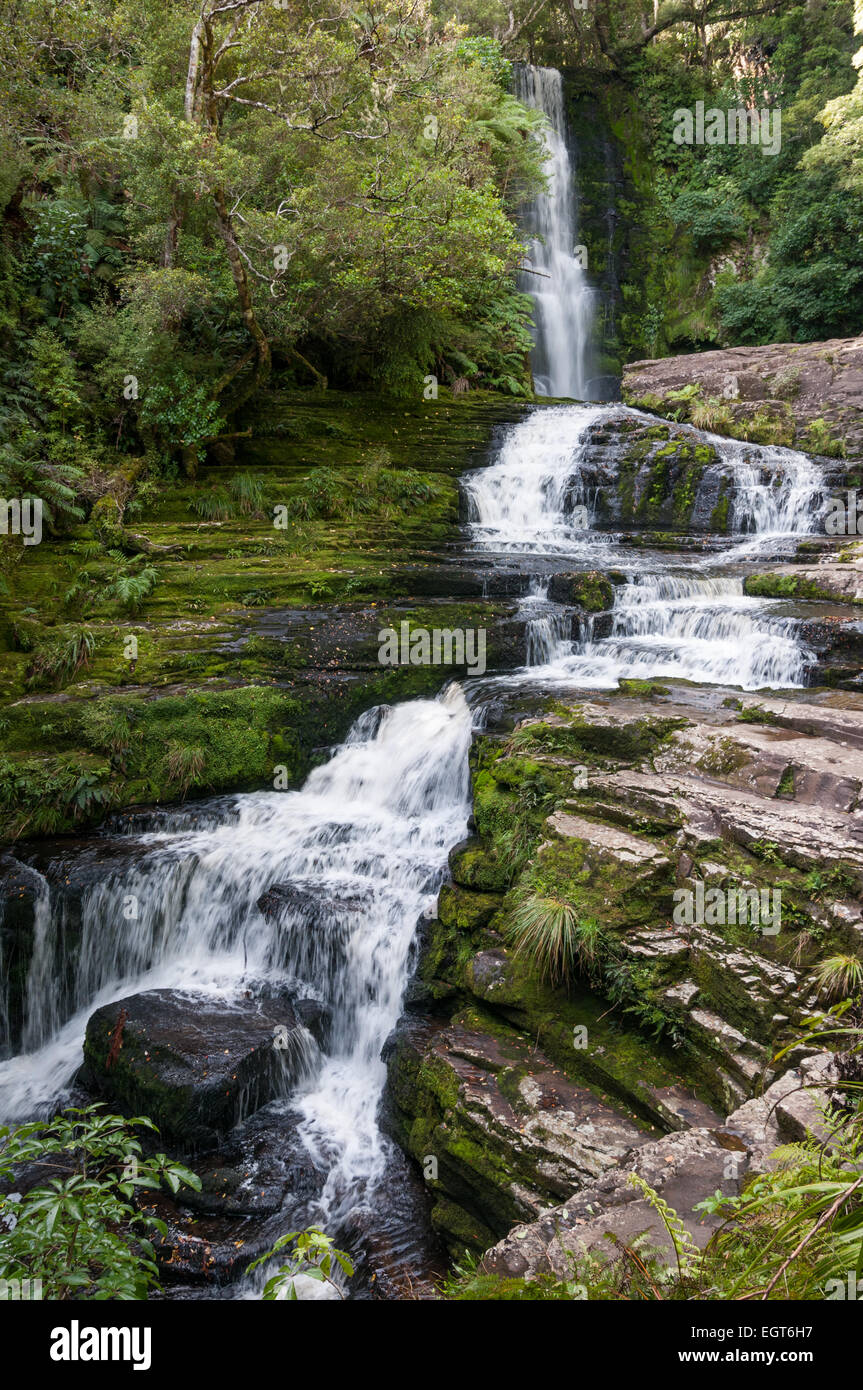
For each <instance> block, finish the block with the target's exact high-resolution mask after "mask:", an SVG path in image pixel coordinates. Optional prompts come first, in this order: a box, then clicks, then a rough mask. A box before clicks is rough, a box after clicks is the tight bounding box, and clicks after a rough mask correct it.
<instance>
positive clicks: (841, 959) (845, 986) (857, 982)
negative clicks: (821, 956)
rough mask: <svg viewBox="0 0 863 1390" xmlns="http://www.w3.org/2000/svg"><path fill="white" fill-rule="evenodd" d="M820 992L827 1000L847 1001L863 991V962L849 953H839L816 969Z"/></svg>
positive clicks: (820, 963)
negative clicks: (849, 997)
mask: <svg viewBox="0 0 863 1390" xmlns="http://www.w3.org/2000/svg"><path fill="white" fill-rule="evenodd" d="M815 978H816V980H817V982H818V992H819V994H823V995H824V996H825V998H827V999H847V998H848V996H849V995H852V994H859V993H860V990H861V989H863V961H861V960H860V959H859V957H857V956H852V955H849V954H848V953H847V952H837V954H836V955H833V956H828V957H827V958H826V959H825V960H822V961H819V962H818V965H817V966H816V967H815Z"/></svg>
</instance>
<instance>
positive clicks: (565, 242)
mask: <svg viewBox="0 0 863 1390" xmlns="http://www.w3.org/2000/svg"><path fill="white" fill-rule="evenodd" d="M515 90H516V95H517V96H518V98H519V100H521V101H523V102H524V104H525V105H526V106H530V107H532V108H533V109H534V110H538V111H542V113H543V115H544V116H545V118H546V127H545V132H544V140H545V146H546V160H545V174H546V179H547V187H546V189H545V190H544V191H543V192H542V193H540V194H539V196H538V197H537V198H536V199H535V201H534V202H533V203H532V204H531V205H530V208H529V209H528V211H527V215H526V218H525V222H526V230H527V232H528V234H529V236H530V238H531V240H530V247H529V255H528V259H527V264H528V265H529V266H530V268H531V269H530V271H528V272H527V273H526V274H525V276H524V288H525V289H526V290H528V291H529V293H530V295H531V297H532V299H533V304H534V322H535V329H536V347H535V350H534V381H535V385H536V390H537V392H538V394H539V395H541V396H572V397H575V398H576V399H578V400H583V399H584V398H585V396H586V395H587V387H588V375H589V368H588V361H589V353H590V338H591V327H592V323H593V295H592V291H591V288H590V284H589V282H588V278H587V275H586V273H585V271H584V269H583V268H582V259H581V255H580V254H579V252H578V248H577V246H576V242H577V240H578V228H577V209H576V196H575V185H574V180H573V170H572V166H571V162H570V157H569V151H568V148H567V141H566V117H565V113H564V101H563V79H562V77H561V74H560V73H559V72H558V71H557V69H556V68H537V67H528V66H517V67H516V68H515ZM531 272H532V273H531Z"/></svg>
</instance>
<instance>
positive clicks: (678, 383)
mask: <svg viewBox="0 0 863 1390" xmlns="http://www.w3.org/2000/svg"><path fill="white" fill-rule="evenodd" d="M622 393H623V398H624V400H625V401H626V402H627V403H628V404H629V405H633V406H639V407H641V408H642V409H644V410H650V411H654V412H657V413H661V414H662V415H664V416H666V417H668V416H670V417H671V418H676V419H680V420H690V421H691V422H692V423H693V424H695V425H698V426H699V427H700V428H702V429H709V430H713V431H714V432H715V433H717V434H725V435H730V436H732V437H734V438H737V439H749V440H751V441H753V442H754V443H759V444H764V443H774V444H783V445H786V446H789V447H790V446H794V447H795V448H799V449H804V450H806V451H808V452H810V453H815V454H822V455H827V456H828V457H832V458H844V459H849V460H859V459H860V458H863V337H857V338H833V339H830V340H828V341H827V342H823V343H770V344H765V345H763V346H760V347H735V348H726V349H723V350H721V351H716V352H700V353H692V354H690V355H687V356H682V357H664V358H657V359H652V360H648V361H642V362H633V363H631V364H630V365H629V366H628V367H626V368H625V371H624V377H623V384H622Z"/></svg>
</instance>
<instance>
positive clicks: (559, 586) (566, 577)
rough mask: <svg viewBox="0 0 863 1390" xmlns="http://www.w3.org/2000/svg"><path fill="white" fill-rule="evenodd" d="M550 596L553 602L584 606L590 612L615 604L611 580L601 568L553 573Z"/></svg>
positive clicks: (602, 609)
mask: <svg viewBox="0 0 863 1390" xmlns="http://www.w3.org/2000/svg"><path fill="white" fill-rule="evenodd" d="M548 596H549V598H550V599H551V601H552V603H563V604H567V605H568V606H572V607H578V608H583V609H585V611H586V612H588V613H602V612H604V611H605V610H606V609H608V608H611V607H612V606H613V604H614V589H613V587H612V584H611V580H610V579H608V578H607V577H606V575H604V574H601V573H600V572H599V570H588V571H586V572H585V573H582V574H569V573H567V574H555V575H553V576H552V578H551V579H550V580H549V585H548Z"/></svg>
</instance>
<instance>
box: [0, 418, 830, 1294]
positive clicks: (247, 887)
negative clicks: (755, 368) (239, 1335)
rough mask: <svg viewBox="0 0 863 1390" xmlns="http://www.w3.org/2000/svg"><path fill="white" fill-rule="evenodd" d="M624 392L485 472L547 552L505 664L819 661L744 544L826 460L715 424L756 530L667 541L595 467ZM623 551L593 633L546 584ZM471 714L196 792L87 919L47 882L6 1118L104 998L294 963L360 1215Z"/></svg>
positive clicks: (321, 1152)
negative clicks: (662, 543)
mask: <svg viewBox="0 0 863 1390" xmlns="http://www.w3.org/2000/svg"><path fill="white" fill-rule="evenodd" d="M620 409H621V408H620V407H617V408H615V413H618V414H619V412H620ZM611 414H612V411H611V409H610V408H608V407H583V406H564V407H549V408H544V409H539V410H536V411H534V412H533V413H531V414H530V415H529V416H528V417H527V418H526V419H524V420H523V421H522V422H521V423H519V424H518V425H515V426H513V427H511V428H510V430H509V432H508V434H507V436H506V438H505V440H504V443H503V446H502V448H501V449H500V451H499V454H498V457H497V459H496V460H495V462H494V463H493V464H491V465H490V466H489V467H487V468H485V469H482V470H479V471H477V472H476V473H473V474H471V475H470V476H469V477H468V478H467V479H466V480H465V484H464V486H465V494H466V497H467V502H468V508H469V515H470V529H471V532H472V536H473V543H474V545H475V546H477V547H478V548H479V549H481V550H482V551H484V552H485V553H486V554H487V555H492V554H501V555H504V556H506V557H507V560H508V563H512V562H515V563H517V564H518V565H519V566H520V567H521V568H522V569H525V568H526V569H528V572H530V570H531V567H532V566H533V564H534V563H535V562H536V563H537V565H538V564H539V562H540V561H543V562H544V565H545V568H544V570H543V572H542V573H535V577H534V580H533V582H532V584H531V586H530V592H529V594H528V596H527V597H526V598H525V600H524V601H523V604H524V612H525V613H526V615H527V616H528V618H529V623H528V644H527V652H526V661H527V666H526V667H525V668H524V669H523V670H522V671H521V672H518V673H515V674H514V675H513V676H512V677H507V678H503V683H509V684H510V685H512V686H514V687H516V688H517V687H519V686H520V685H522V686H523V685H524V684H525V683H531V682H532V683H534V684H540V685H541V684H543V683H551V684H555V683H557V684H560V685H562V686H563V685H565V686H567V687H569V688H570V689H574V690H577V689H579V688H592V687H613V686H615V685H616V683H617V681H618V680H619V678H620V677H621V676H624V675H626V676H644V677H647V676H676V677H678V678H688V679H691V680H695V681H709V682H717V683H727V684H731V685H736V686H741V687H743V688H745V689H755V688H757V687H759V686H762V685H767V684H769V685H771V686H773V687H775V688H781V687H783V686H793V685H797V684H801V683H802V682H803V680H804V679H805V670H806V663H807V661H808V659H809V656H810V654H809V653H807V651H806V649H805V647H804V646H802V645H801V643H800V642H799V640H798V638H797V635H796V625H795V623H794V620H793V619H792V618H789V617H786V616H782V615H781V614H780V613H778V612H777V611H776V609H777V605H776V604H772V603H770V602H768V601H765V600H759V599H754V598H748V597H746V596H745V595H744V593H743V583H742V578H741V575H740V573H739V572H736V571H735V566H737V568H738V569H739V568H740V566H739V563H738V562H739V560H740V558H741V557H747V556H749V557H751V556H752V555H757V554H760V553H762V551H763V552H764V553H766V554H769V552H770V548H771V546H772V545H775V544H777V543H778V542H779V541H781V539H782V537H788V536H790V535H795V534H803V533H805V532H808V531H810V530H812V529H814V526H815V522H816V517H817V514H818V509H819V499H820V483H819V475H818V471H817V469H816V468H815V466H814V465H813V464H812V463H811V462H810V461H809V460H807V459H806V458H804V456H803V455H800V454H795V453H794V452H793V451H789V450H779V449H757V448H755V447H754V446H742V445H739V444H736V443H734V442H730V441H727V440H721V439H716V438H712V437H708V436H704V435H701V436H699V438H701V439H705V438H710V442H711V443H712V444H713V445H714V446H715V447H716V449H717V451H718V453H719V455H720V458H721V460H722V462H723V465H724V466H727V469H728V470H729V472H730V474H731V475H733V478H734V481H735V491H734V510H733V513H732V516H733V524H734V528H735V531H736V533H737V535H736V537H735V538H734V539H732V538H729V539H728V542H727V544H726V545H725V547H724V549H723V550H722V551H720V552H717V551H715V550H714V551H711V552H709V553H706V554H703V555H701V556H699V557H697V558H692V557H689V558H687V557H686V556H684V555H677V556H676V557H675V558H674V559H672V560H670V561H669V560H668V559H666V558H663V557H657V556H656V555H648V554H646V553H645V554H642V553H641V552H638V551H633V549H632V547H627V546H626V545H625V544H622V543H621V542H620V540H619V539H618V538H616V537H615V536H613V535H611V534H609V533H608V532H603V531H600V530H599V529H598V527H597V514H598V508H597V501H598V489H599V487H600V486H605V485H606V483H608V484H610V485H613V484H614V483H615V481H616V473H615V465H614V463H613V461H609V459H608V457H607V455H603V460H602V461H601V462H600V463H597V461H596V459H595V458H594V459H593V460H592V461H591V466H590V468H588V466H587V465H588V462H589V460H588V446H587V440H586V431H587V430H588V429H589V427H590V426H591V425H594V424H596V423H598V422H601V421H602V420H603V419H605V418H607V417H609V416H610V415H611ZM629 414H630V415H632V416H635V417H636V418H643V417H638V416H637V412H629ZM597 470H600V471H599V472H598V471H597ZM602 470H605V472H602ZM574 509H575V511H578V512H579V515H580V518H581V519H580V522H579V524H578V525H576V524H574V521H573V518H574V515H575V511H574ZM601 567H615V568H619V569H620V570H621V571H622V572H623V573H624V574H625V575H626V577H627V580H628V582H627V583H621V584H619V585H618V586H617V588H616V590H615V596H616V597H615V607H614V611H613V614H612V617H611V623H610V630H609V628H608V626H606V628H605V635H603V636H601V637H597V636H596V635H595V631H594V629H595V626H596V625H595V624H594V622H593V620H592V619H590V618H582V619H581V627H580V628H579V630H578V632H577V633H576V634H575V635H574V634H573V614H572V611H571V610H567V609H566V608H565V607H563V606H562V605H560V604H554V603H550V602H549V600H548V596H547V593H548V573H549V572H550V569H553V570H555V571H557V572H560V571H563V570H571V569H590V568H601ZM470 684H471V689H472V690H478V689H481V688H483V687H489V688H490V687H492V686H496V685H497V686H499V685H500V684H501V678H498V679H497V681H495V680H494V679H493V680H491V681H488V680H486V681H485V682H483V681H477V682H471V683H470ZM471 727H472V716H471V710H470V709H469V707H468V703H467V701H466V699H465V696H464V693H463V692H462V689H461V688H460V687H459V686H456V685H454V686H451V687H449V689H448V690H447V691H446V692H445V693H444V694H443V695H442V696H441V697H440V698H438V699H437V700H415V701H410V702H406V703H404V704H400V705H397V706H395V707H393V708H389V707H384V708H381V709H374V710H370V711H369V712H368V713H367V714H365V715H363V716H362V717H361V718H360V719H359V720H358V721H357V722H356V724H355V725H354V727H353V729H352V731H351V733H350V734H349V736H348V738H347V739H346V741H345V743H344V744H343V745H342V746H341V747H340V748H339V749H337V750H336V751H335V753H334V754H333V756H332V758H331V760H330V761H329V762H328V763H327V764H326V765H325V766H322V767H320V768H317V769H316V770H315V771H314V772H312V773H311V775H310V776H309V778H308V779H307V781H306V783H305V785H304V787H303V788H302V789H301V790H299V791H294V792H260V793H254V794H251V795H246V796H238V797H235V798H229V799H226V800H223V801H220V802H214V803H211V804H210V806H209V808H208V810H207V812H206V813H205V814H204V815H203V816H199V817H198V820H197V825H196V826H195V827H193V828H190V826H189V817H188V816H187V814H186V813H184V812H178V813H177V815H176V817H174V819H173V822H172V820H171V818H170V817H168V818H167V820H166V824H165V826H164V828H163V829H160V830H159V831H158V832H154V833H150V834H148V835H144V836H139V837H137V839H136V840H135V841H134V842H133V843H132V852H131V854H130V856H129V857H127V858H126V859H123V857H122V855H121V856H120V862H119V863H117V864H116V865H115V867H113V868H112V862H113V861H112V860H111V859H110V858H109V857H108V858H106V859H105V860H104V865H105V867H104V868H103V870H102V874H101V877H99V876H96V875H94V881H93V883H92V886H91V887H90V888H89V889H88V890H86V891H85V893H84V897H83V900H82V903H81V907H80V914H81V921H80V927H78V925H77V924H75V925H74V929H72V927H71V926H70V924H69V923H67V922H66V919H65V916H64V913H65V911H66V909H65V908H64V907H63V906H62V905H58V903H57V902H56V901H54V902H53V903H52V896H51V895H50V894H49V889H48V885H47V883H45V884H44V887H43V889H42V891H41V892H40V893H39V894H38V895H37V897H38V901H37V905H36V920H35V931H34V948H33V955H32V959H31V963H30V968H29V977H28V983H27V990H26V999H25V1014H26V1017H25V1020H24V1029H23V1046H24V1051H23V1052H22V1053H21V1055H19V1056H17V1057H13V1058H11V1059H9V1060H7V1061H5V1062H3V1063H0V1122H5V1121H8V1120H10V1119H12V1120H14V1119H23V1118H26V1117H31V1116H33V1115H34V1114H36V1113H40V1112H41V1113H45V1112H46V1111H48V1110H50V1109H51V1107H53V1106H54V1105H55V1104H56V1103H57V1102H58V1100H62V1098H63V1096H64V1094H65V1093H67V1091H68V1088H69V1086H70V1083H71V1081H72V1079H73V1076H74V1074H75V1071H76V1069H77V1068H78V1066H79V1064H80V1061H81V1056H82V1051H81V1048H82V1040H83V1036H84V1030H85V1026H86V1022H87V1019H88V1018H89V1017H90V1015H91V1014H92V1013H93V1011H94V1010H95V1009H96V1008H98V1007H99V1006H100V1005H102V1004H104V1003H108V1002H110V1001H113V1000H117V999H121V998H123V997H126V996H128V995H131V994H136V993H138V992H140V991H142V990H146V989H157V988H168V989H175V990H182V991H186V992H187V993H188V994H189V996H190V1008H192V1009H193V1008H194V998H195V996H201V995H209V996H211V997H216V998H219V999H221V1000H223V1001H224V1003H225V1007H226V1008H230V1007H231V1003H232V1001H234V1000H239V999H241V998H245V997H247V996H248V994H249V992H250V991H251V993H252V994H253V995H254V994H255V992H256V991H257V990H258V989H262V988H266V987H267V986H271V985H273V984H274V983H275V984H277V985H279V986H280V987H282V986H284V987H288V988H290V989H292V990H295V992H296V994H297V996H298V997H301V998H312V999H315V1000H318V1001H320V1002H321V1003H323V1004H325V1005H326V1006H327V1007H328V1008H329V1009H330V1010H331V1013H332V1018H333V1028H332V1036H331V1040H330V1042H329V1044H328V1047H327V1050H326V1051H324V1052H322V1051H320V1050H319V1049H318V1048H317V1046H316V1045H314V1044H313V1043H312V1042H311V1039H310V1037H309V1038H307V1040H306V1044H307V1045H305V1046H306V1051H305V1059H304V1060H305V1078H304V1080H302V1081H301V1082H300V1084H299V1087H298V1089H297V1090H296V1091H295V1092H294V1094H293V1095H292V1098H291V1105H292V1109H293V1111H294V1112H296V1111H298V1112H299V1116H300V1120H299V1137H300V1139H301V1140H302V1142H303V1143H304V1145H305V1147H306V1150H307V1152H308V1154H309V1155H310V1156H311V1158H312V1160H313V1162H314V1163H315V1165H316V1167H317V1168H318V1169H319V1170H320V1172H321V1173H322V1174H324V1175H325V1186H324V1190H323V1196H322V1197H321V1199H320V1202H319V1210H317V1211H316V1213H315V1219H317V1220H319V1221H320V1222H321V1223H322V1224H323V1225H324V1226H325V1227H329V1228H330V1229H334V1228H335V1229H337V1226H338V1221H339V1218H340V1216H344V1215H345V1213H346V1212H347V1211H349V1210H350V1209H351V1208H353V1207H355V1206H356V1205H357V1204H361V1203H363V1202H366V1201H368V1200H373V1193H374V1187H375V1183H376V1181H377V1180H378V1179H379V1178H380V1176H381V1174H382V1172H383V1170H384V1167H385V1164H386V1160H387V1154H388V1152H389V1148H388V1141H387V1140H385V1139H384V1138H383V1137H382V1135H381V1133H380V1131H379V1129H378V1122H377V1116H378V1108H379V1104H380V1100H381V1096H382V1092H383V1086H384V1080H385V1068H384V1064H383V1062H382V1061H381V1050H382V1047H383V1044H384V1042H385V1040H386V1038H387V1036H388V1035H389V1033H390V1032H391V1030H392V1028H393V1027H394V1025H395V1023H396V1022H397V1020H398V1017H399V1015H400V1013H401V1009H402V1002H403V997H404V991H405V987H406V984H407V980H408V977H409V974H410V968H411V952H412V949H413V943H414V940H415V932H416V927H417V924H418V921H419V920H420V919H421V918H422V917H423V916H424V915H428V914H430V913H431V912H432V911H433V910H434V906H435V903H436V898H437V892H438V889H439V887H440V884H441V883H442V881H443V880H444V878H445V876H446V865H447V853H448V851H449V849H450V848H451V847H452V845H453V844H455V843H456V842H457V841H458V840H459V839H461V838H462V837H463V836H464V834H465V833H466V830H467V823H468V815H469V810H470V785H469V771H468V752H469V747H470V739H471ZM130 865H131V867H130ZM275 885H288V886H290V887H291V888H293V889H298V890H300V892H301V893H306V894H311V895H312V898H313V900H314V901H315V902H316V903H317V907H316V909H315V911H314V912H313V914H311V915H310V913H309V910H308V908H305V909H304V908H303V906H302V901H303V900H302V898H300V899H299V900H297V901H298V905H297V906H295V907H294V908H289V907H288V908H286V909H285V911H284V913H283V914H281V915H280V916H279V917H278V919H277V920H275V921H274V920H270V919H266V918H265V917H264V915H263V914H262V912H261V911H260V910H259V908H258V907H257V902H258V899H259V898H260V897H261V895H262V894H263V893H265V892H266V891H267V890H268V889H270V888H272V887H273V886H275ZM61 896H62V895H61ZM130 900H134V902H135V903H136V914H135V915H133V916H131V917H127V916H126V915H125V914H124V912H123V911H122V910H121V904H123V903H126V902H128V901H130ZM307 901H308V900H307ZM78 933H80V939H79V941H78V945H77V948H73V946H72V945H71V944H70V943H71V942H72V939H73V938H76V937H77V934H78ZM315 1291H317V1286H315V1289H314V1290H312V1292H315ZM241 1296H242V1295H241Z"/></svg>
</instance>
